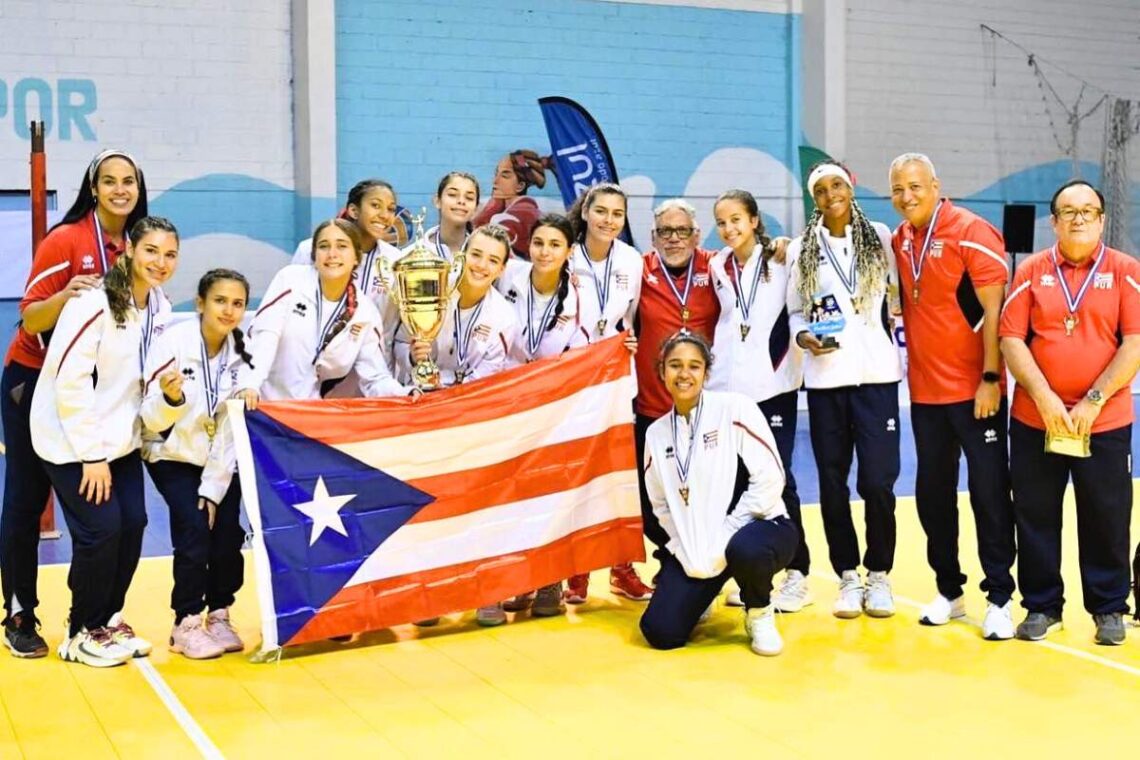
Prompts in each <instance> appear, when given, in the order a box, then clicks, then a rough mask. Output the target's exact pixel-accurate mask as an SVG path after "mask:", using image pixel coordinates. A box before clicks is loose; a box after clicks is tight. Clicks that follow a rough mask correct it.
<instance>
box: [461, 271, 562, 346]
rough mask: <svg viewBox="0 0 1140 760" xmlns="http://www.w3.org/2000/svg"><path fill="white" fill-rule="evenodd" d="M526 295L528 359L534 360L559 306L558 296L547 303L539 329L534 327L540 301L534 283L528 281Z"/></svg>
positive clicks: (552, 297) (554, 296)
mask: <svg viewBox="0 0 1140 760" xmlns="http://www.w3.org/2000/svg"><path fill="white" fill-rule="evenodd" d="M528 285H529V286H530V287H529V288H527V294H526V355H527V357H528V358H530V359H533V358H534V357H535V354H537V353H538V344H539V343H541V342H542V333H543V331H544V330H545V329H546V325H547V324H548V323H549V322H550V315H551V314H553V313H554V307H555V306H556V305H557V304H558V295H557V294H554V295H552V296H551V297H550V300H549V301H547V302H546V308H545V309H544V310H543V312H542V319H540V320H539V322H538V327H537V328H536V327H535V325H534V304H535V301H537V300H538V294H537V293H536V292H535V290H534V283H533V282H529V281H528ZM480 305H482V302H480Z"/></svg>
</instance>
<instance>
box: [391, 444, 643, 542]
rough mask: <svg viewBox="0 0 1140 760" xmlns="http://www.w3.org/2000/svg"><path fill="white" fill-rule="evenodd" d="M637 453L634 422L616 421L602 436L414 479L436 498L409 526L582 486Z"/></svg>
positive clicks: (628, 465) (625, 466)
mask: <svg viewBox="0 0 1140 760" xmlns="http://www.w3.org/2000/svg"><path fill="white" fill-rule="evenodd" d="M633 453H634V452H633V426H632V425H615V426H614V427H612V428H610V429H609V430H607V431H605V432H604V433H601V434H600V435H596V436H591V437H590V438H579V439H577V440H574V441H566V442H564V443H557V444H554V445H552V446H544V447H542V448H539V449H533V450H531V451H528V452H526V453H525V454H523V455H521V456H518V457H515V458H513V459H507V460H505V461H502V462H496V463H495V464H493V465H488V466H487V467H479V468H477V469H474V470H465V471H463V472H452V473H447V474H445V475H436V476H434V477H430V478H422V479H419V480H410V481H408V485H410V486H412V487H414V488H418V489H420V490H421V491H425V492H426V493H430V494H432V495H433V496H435V497H436V500H435V501H433V502H432V503H431V504H429V505H427V506H426V507H424V508H423V509H422V510H420V512H419V513H418V514H417V515H416V516H415V517H413V518H412V519H411V520H409V521H408V524H411V523H419V522H429V521H431V520H441V519H443V518H445V517H455V516H456V515H465V514H468V513H470V512H478V511H479V510H481V509H487V508H489V507H497V506H499V505H501V504H511V503H513V502H516V501H522V500H524V499H534V498H538V497H540V496H547V495H549V494H554V493H558V492H560V491H568V490H570V489H572V488H579V487H581V486H584V485H586V484H587V483H589V482H590V481H591V480H593V479H594V478H597V477H600V476H602V475H607V474H609V473H611V472H619V471H621V470H633V469H634V468H635V467H636V466H637V462H636V460H635V458H634V455H633Z"/></svg>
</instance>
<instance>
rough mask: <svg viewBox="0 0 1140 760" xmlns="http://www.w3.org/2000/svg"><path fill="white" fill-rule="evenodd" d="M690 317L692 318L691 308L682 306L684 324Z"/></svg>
mask: <svg viewBox="0 0 1140 760" xmlns="http://www.w3.org/2000/svg"><path fill="white" fill-rule="evenodd" d="M689 316H690V313H689V307H688V306H682V307H681V321H682V322H688V321H689Z"/></svg>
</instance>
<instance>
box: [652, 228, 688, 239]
mask: <svg viewBox="0 0 1140 760" xmlns="http://www.w3.org/2000/svg"><path fill="white" fill-rule="evenodd" d="M653 232H654V233H655V234H656V235H657V237H659V238H661V239H662V240H668V239H669V238H671V237H673V236H674V235H676V236H677V239H678V240H688V239H689V238H691V237H692V236H693V232H695V230H694V229H693V228H692V227H657V228H656V229H654V230H653Z"/></svg>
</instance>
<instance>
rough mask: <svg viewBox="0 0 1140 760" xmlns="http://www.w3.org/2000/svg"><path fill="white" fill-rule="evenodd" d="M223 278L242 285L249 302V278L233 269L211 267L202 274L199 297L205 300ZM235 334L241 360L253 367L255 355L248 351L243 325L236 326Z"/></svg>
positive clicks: (235, 347)
mask: <svg viewBox="0 0 1140 760" xmlns="http://www.w3.org/2000/svg"><path fill="white" fill-rule="evenodd" d="M222 280H232V281H233V282H236V283H238V284H239V285H241V286H242V287H243V288H244V289H245V300H246V302H247V303H248V302H249V280H247V279H246V278H245V275H243V274H242V273H241V272H238V271H235V270H233V269H211V270H210V271H209V272H206V274H204V275H202V278H201V279H200V280H198V297H199V298H201V299H202V300H203V301H205V300H206V296H207V295H208V294H209V292H210V288H212V287H213V286H214V283H216V282H220V281H222ZM233 336H234V349H235V350H236V351H237V352H238V356H240V357H241V360H242V361H243V362H245V363H246V364H248V365H249V366H250V367H252V366H253V357H252V356H250V355H249V352H247V351H246V348H245V335H244V334H243V333H242V331H241V327H235V328H234V329H233Z"/></svg>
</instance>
